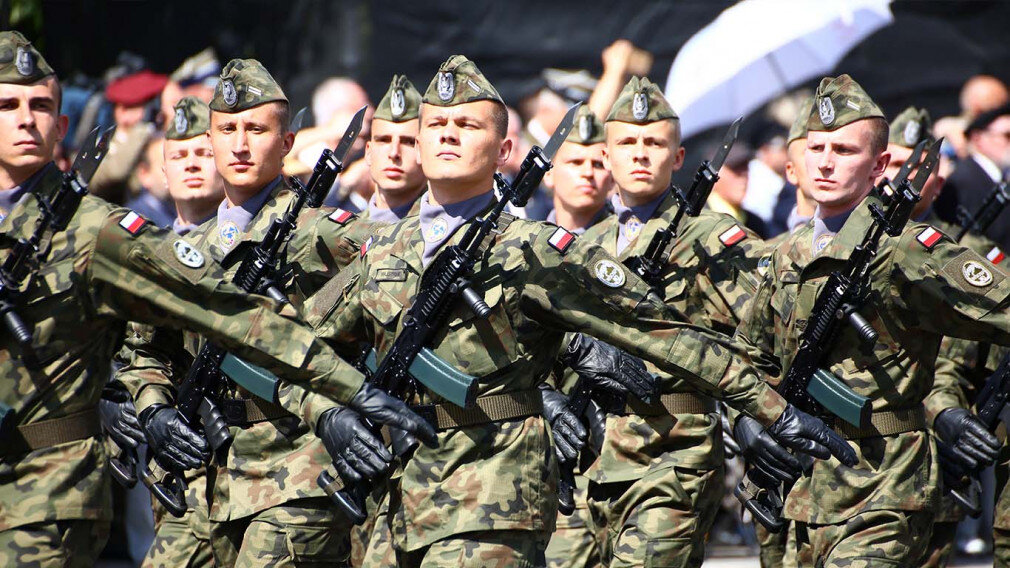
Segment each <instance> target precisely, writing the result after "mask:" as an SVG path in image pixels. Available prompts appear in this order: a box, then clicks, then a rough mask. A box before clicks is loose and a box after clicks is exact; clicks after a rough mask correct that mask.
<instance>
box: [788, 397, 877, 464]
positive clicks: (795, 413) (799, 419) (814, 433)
mask: <svg viewBox="0 0 1010 568" xmlns="http://www.w3.org/2000/svg"><path fill="white" fill-rule="evenodd" d="M768 433H769V434H771V435H772V437H774V438H775V440H776V441H777V442H778V443H780V444H782V445H783V446H785V447H787V448H789V449H791V450H794V451H797V452H803V453H805V454H810V455H811V456H813V457H815V458H819V459H822V460H824V459H828V458H829V457H831V456H835V457H836V458H838V461H840V462H842V463H843V464H845V465H847V466H849V467H852V466H854V465H856V463H857V462H858V461H859V458H858V457H857V456H856V451H855V450H853V449H852V447H851V446H849V444H848V443H847V442H846V441H845V439H844V438H842V437H841V436H839V435H838V434H837V433H835V431H834V430H832V429H831V428H828V426H827V425H826V424H825V423H824V422H822V421H821V420H820V419H818V418H814V417H813V416H810V415H809V414H807V413H806V412H803V411H802V410H800V409H798V408H796V407H795V406H793V405H791V404H790V405H789V406H787V407H786V410H785V412H783V413H782V416H779V417H778V420H776V421H775V423H774V424H772V425H771V426H769V427H768Z"/></svg>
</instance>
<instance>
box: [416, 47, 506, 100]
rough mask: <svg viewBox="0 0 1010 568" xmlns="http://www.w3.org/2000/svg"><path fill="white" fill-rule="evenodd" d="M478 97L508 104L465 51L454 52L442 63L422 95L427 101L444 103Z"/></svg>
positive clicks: (476, 98)
mask: <svg viewBox="0 0 1010 568" xmlns="http://www.w3.org/2000/svg"><path fill="white" fill-rule="evenodd" d="M475 101H494V102H496V103H500V104H503V105H504V104H505V101H503V100H502V98H501V95H499V94H498V90H497V89H495V88H494V85H492V84H491V82H490V81H488V80H487V78H486V77H484V74H483V73H481V72H480V69H478V68H477V66H476V65H475V64H474V62H473V61H470V60H469V59H467V58H466V57H465V56H462V55H453V56H452V57H450V58H449V59H446V60H445V63H442V65H441V66H439V68H438V73H435V78H434V79H432V80H431V83H429V84H428V90H426V91H425V92H424V98H423V99H422V102H424V103H427V104H430V105H436V106H443V107H448V106H456V105H460V104H463V103H472V102H475Z"/></svg>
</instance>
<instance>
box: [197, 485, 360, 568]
mask: <svg viewBox="0 0 1010 568" xmlns="http://www.w3.org/2000/svg"><path fill="white" fill-rule="evenodd" d="M348 524H349V523H348V521H347V520H346V519H344V518H343V517H341V516H340V515H339V514H335V513H334V511H333V504H332V503H331V502H330V500H329V498H327V497H311V498H307V499H297V500H294V501H290V502H288V503H285V504H284V505H280V506H277V507H271V508H270V509H267V510H265V511H263V512H262V513H260V514H258V515H256V516H254V517H251V518H245V519H237V520H231V521H225V522H221V523H211V525H210V526H211V535H210V536H211V538H210V542H211V546H212V548H213V551H214V563H215V565H217V566H242V567H244V566H271V567H278V568H294V567H296V566H334V565H335V566H345V565H346V563H347V561H348V557H349V555H350V545H349V543H348V541H347V529H348Z"/></svg>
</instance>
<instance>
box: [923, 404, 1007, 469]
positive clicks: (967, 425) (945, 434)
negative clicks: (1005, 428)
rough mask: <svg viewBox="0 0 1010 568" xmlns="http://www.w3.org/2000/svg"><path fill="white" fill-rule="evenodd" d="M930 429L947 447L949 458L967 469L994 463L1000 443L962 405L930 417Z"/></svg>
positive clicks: (979, 467) (980, 467)
mask: <svg viewBox="0 0 1010 568" xmlns="http://www.w3.org/2000/svg"><path fill="white" fill-rule="evenodd" d="M933 431H934V432H936V435H937V437H938V438H940V440H941V441H943V442H945V443H947V445H948V446H949V447H950V448H949V449H950V452H949V458H950V459H952V460H954V461H955V464H956V465H958V466H960V467H961V468H962V469H966V470H968V471H976V470H978V469H982V468H985V467H989V466H990V465H992V464H994V463H996V458H997V456H998V455H999V450H1000V444H999V440H997V439H996V436H993V435H992V434H991V433H990V432H989V431H988V430H986V429H985V426H983V425H982V423H981V422H979V420H978V418H976V417H975V416H973V415H972V414H971V413H970V412H968V411H967V410H965V409H963V408H948V409H946V410H943V411H942V412H940V414H939V415H937V417H936V418H935V419H934V420H933Z"/></svg>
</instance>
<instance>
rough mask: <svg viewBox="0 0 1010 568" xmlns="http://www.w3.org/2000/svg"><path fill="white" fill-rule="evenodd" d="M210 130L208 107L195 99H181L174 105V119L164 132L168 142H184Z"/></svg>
mask: <svg viewBox="0 0 1010 568" xmlns="http://www.w3.org/2000/svg"><path fill="white" fill-rule="evenodd" d="M208 130H210V107H209V106H207V103H205V102H203V101H201V100H200V99H198V98H196V97H182V99H180V100H179V102H177V103H175V119H174V120H173V121H172V124H171V125H170V126H169V127H168V132H165V138H167V139H169V140H186V139H189V138H193V137H194V136H199V135H201V134H204V133H206V132H207V131H208Z"/></svg>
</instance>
